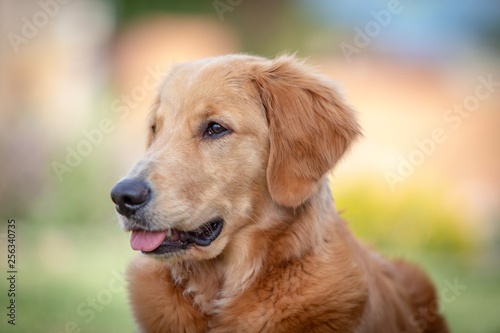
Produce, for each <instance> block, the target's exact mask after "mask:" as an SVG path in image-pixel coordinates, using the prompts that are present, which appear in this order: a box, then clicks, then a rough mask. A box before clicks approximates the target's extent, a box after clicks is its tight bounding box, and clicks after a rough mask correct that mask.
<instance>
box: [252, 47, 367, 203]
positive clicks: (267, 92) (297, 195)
mask: <svg viewBox="0 0 500 333" xmlns="http://www.w3.org/2000/svg"><path fill="white" fill-rule="evenodd" d="M254 75H255V76H254V78H253V80H254V82H255V84H256V85H257V89H258V90H259V93H260V96H261V99H262V103H263V105H264V107H265V109H266V113H267V118H268V122H269V135H270V152H269V161H268V166H267V183H268V187H269V192H270V194H271V197H272V198H273V200H274V201H275V202H277V203H279V204H281V205H284V206H288V207H297V206H300V205H301V204H302V203H304V202H305V201H306V200H307V199H308V198H309V197H310V196H311V195H312V194H313V193H314V192H315V191H316V190H317V188H318V187H319V181H320V179H321V178H322V177H323V175H324V174H325V173H327V172H328V171H329V170H330V169H331V168H333V166H334V165H335V163H336V162H337V161H338V160H339V159H340V157H341V156H342V154H344V152H345V151H346V149H347V148H348V147H349V145H350V143H351V142H352V141H353V140H354V138H356V137H357V136H358V135H359V134H360V129H359V126H358V124H357V121H356V118H355V116H354V113H353V111H352V110H351V109H350V108H349V107H348V106H347V105H346V104H344V102H343V101H342V99H341V98H340V96H339V93H338V92H337V91H336V89H335V87H334V85H333V83H332V82H330V81H329V80H328V79H327V78H325V77H322V76H320V75H317V74H314V73H313V72H312V70H310V69H309V68H308V67H306V66H305V65H304V64H303V63H301V62H298V61H297V60H296V59H294V58H293V57H290V56H282V57H279V58H277V59H275V60H273V61H269V62H266V63H261V64H259V65H258V68H257V69H256V71H255V74H254Z"/></svg>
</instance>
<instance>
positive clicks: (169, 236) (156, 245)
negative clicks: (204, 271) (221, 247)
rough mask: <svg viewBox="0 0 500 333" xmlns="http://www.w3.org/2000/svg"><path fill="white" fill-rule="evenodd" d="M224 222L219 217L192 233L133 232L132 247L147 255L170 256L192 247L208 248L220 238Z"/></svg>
mask: <svg viewBox="0 0 500 333" xmlns="http://www.w3.org/2000/svg"><path fill="white" fill-rule="evenodd" d="M223 225H224V221H223V219H222V218H220V217H217V218H215V219H213V220H211V221H209V222H207V223H205V224H204V225H202V226H201V227H199V228H196V229H195V230H192V231H183V230H178V229H167V230H161V231H148V230H141V229H136V230H132V236H131V237H130V246H131V247H132V249H134V250H136V251H141V252H142V253H145V254H168V253H173V252H177V251H181V250H185V249H187V248H189V247H190V246H192V245H198V246H208V245H210V244H211V243H212V242H213V241H214V240H215V239H216V238H217V237H219V235H220V233H221V231H222V226H223Z"/></svg>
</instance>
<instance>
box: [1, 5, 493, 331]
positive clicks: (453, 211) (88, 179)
mask: <svg viewBox="0 0 500 333" xmlns="http://www.w3.org/2000/svg"><path fill="white" fill-rule="evenodd" d="M0 32H1V35H2V38H1V39H0V108H1V109H0V159H1V163H0V211H1V230H0V241H1V246H0V255H1V257H0V258H1V259H0V260H1V263H2V264H1V267H2V276H1V278H0V281H1V282H0V287H1V296H0V305H1V306H0V308H1V309H4V310H2V316H1V318H2V320H1V322H0V331H1V332H57V333H59V332H134V331H135V326H134V322H133V319H132V316H131V313H130V309H129V306H128V301H127V295H126V291H125V289H124V288H125V285H126V281H125V279H124V277H123V272H124V270H125V267H126V265H127V262H128V261H129V260H130V258H131V257H132V256H133V255H134V253H133V252H132V250H131V249H130V246H129V235H127V234H126V233H124V232H122V231H121V230H120V228H119V227H118V224H117V218H116V216H115V211H114V206H113V204H112V203H111V200H110V198H109V191H110V189H111V187H112V186H113V185H114V184H115V183H116V182H117V181H118V180H119V179H120V178H121V177H122V176H124V175H125V174H126V172H127V171H128V169H129V168H130V167H131V166H132V165H133V163H134V162H135V161H137V160H138V159H139V158H140V157H141V154H142V153H143V150H144V146H145V138H146V125H145V121H144V120H145V117H146V115H147V113H148V111H149V105H150V103H151V101H152V98H153V96H154V92H155V90H156V87H157V85H158V83H159V82H160V80H161V78H162V77H163V76H164V75H165V73H166V72H167V71H168V69H169V67H170V66H171V65H172V64H174V63H179V62H184V61H189V60H194V59H199V58H202V57H209V56H216V55H221V54H227V53H234V52H244V53H251V54H256V55H262V56H267V57H274V56H275V55H277V54H282V53H285V52H289V53H296V54H297V55H298V56H299V57H305V58H307V59H308V61H309V63H311V64H313V65H315V66H317V67H318V71H320V72H323V73H325V74H327V75H329V76H331V77H332V78H334V79H336V80H337V81H338V82H339V85H340V86H341V87H342V89H343V91H344V93H345V95H346V98H347V100H348V101H349V102H350V104H351V105H352V106H353V107H354V108H355V109H356V110H357V112H358V116H359V120H360V123H361V124H362V126H363V128H364V137H363V138H362V139H360V140H359V141H358V142H357V143H356V144H355V145H354V146H353V148H352V150H351V151H350V153H349V154H348V155H347V156H346V158H345V159H344V160H343V161H342V162H341V163H339V165H338V167H337V168H336V170H335V171H334V172H333V174H332V190H333V193H334V197H335V200H336V205H337V208H338V209H339V210H340V211H342V212H343V213H342V214H343V216H344V217H345V219H347V220H348V221H349V224H350V226H351V228H352V229H353V231H354V232H355V234H356V235H357V236H358V237H359V238H361V239H362V240H363V241H364V242H365V243H367V244H368V245H369V246H373V247H375V248H377V249H379V250H380V251H381V252H382V253H384V254H385V255H387V256H390V257H403V258H407V259H409V260H413V261H416V262H418V263H419V264H420V265H421V266H423V267H424V268H425V269H426V270H427V271H428V272H429V274H430V275H431V277H432V279H433V281H434V282H435V283H436V286H437V291H438V294H439V299H440V304H441V308H442V309H443V311H444V313H445V315H446V317H447V318H448V321H449V324H450V326H451V328H452V331H453V332H464V333H469V332H476V333H479V332H491V333H494V332H500V316H499V314H500V312H499V309H500V253H499V251H500V228H499V222H500V149H499V146H500V127H499V125H500V110H499V106H500V61H499V57H500V5H499V4H498V2H497V1H494V0H489V1H488V0H484V1H480V2H479V1H473V0H464V1H452V0H444V1H432V0H421V1H410V0H401V1H397V0H393V1H375V0H370V1H363V2H362V4H361V3H360V2H353V1H347V0H343V1H327V0H318V1H306V0H293V1H285V0H275V1H264V0H257V1H255V0H252V1H250V0H215V1H212V0H206V1H202V0H198V1H184V2H181V1H173V0H161V1H160V0H149V1H142V2H140V1H133V0H115V1H104V0H102V1H99V0H39V1H28V0H23V1H15V0H0ZM9 218H10V219H15V220H16V227H17V229H16V232H17V233H16V237H17V238H16V241H17V263H16V265H17V267H16V268H17V270H18V275H17V291H18V293H17V318H16V319H17V320H16V325H15V326H12V325H8V324H7V319H8V318H6V314H7V310H6V307H7V305H8V298H7V296H6V293H7V289H8V285H7V282H8V281H7V280H6V275H7V274H6V273H5V271H6V268H5V269H4V267H7V266H6V261H7V252H6V249H7V235H6V233H7V220H8V219H9ZM4 274H5V276H4ZM4 312H5V313H4Z"/></svg>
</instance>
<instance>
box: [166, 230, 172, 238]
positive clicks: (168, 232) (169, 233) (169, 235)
mask: <svg viewBox="0 0 500 333" xmlns="http://www.w3.org/2000/svg"><path fill="white" fill-rule="evenodd" d="M170 237H172V229H168V230H167V238H170Z"/></svg>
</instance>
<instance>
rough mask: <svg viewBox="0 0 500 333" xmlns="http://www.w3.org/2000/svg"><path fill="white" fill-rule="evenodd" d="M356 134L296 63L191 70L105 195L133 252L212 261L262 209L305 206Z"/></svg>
mask: <svg viewBox="0 0 500 333" xmlns="http://www.w3.org/2000/svg"><path fill="white" fill-rule="evenodd" d="M358 135H359V127H358V125H357V122H356V120H355V117H354V115H353V112H352V110H351V109H350V108H349V107H348V106H346V105H345V104H344V102H343V101H342V99H341V98H340V97H339V94H338V93H337V91H336V89H335V87H334V86H333V85H332V83H331V82H330V81H329V80H328V79H326V78H324V77H322V76H320V75H317V74H314V73H312V71H311V70H310V69H309V68H308V67H307V66H305V65H304V64H303V63H301V62H299V61H297V60H296V59H294V58H293V57H290V56H283V57H279V58H276V59H274V60H266V59H263V58H259V57H253V56H245V55H229V56H223V57H217V58H211V59H205V60H201V61H196V62H192V63H187V64H183V65H179V66H176V67H174V68H173V69H172V70H171V72H170V74H169V75H168V76H167V77H166V79H165V81H164V82H163V85H162V87H161V89H160V92H159V96H158V98H157V101H156V103H155V104H154V106H153V110H152V112H151V114H150V117H149V139H148V148H147V152H146V154H145V156H144V158H143V159H142V160H141V161H140V162H138V163H137V165H136V166H135V167H134V168H133V169H132V171H131V172H130V174H129V175H128V176H127V178H125V179H123V180H121V181H120V182H119V183H118V184H117V185H116V186H115V187H114V188H113V190H112V192H111V196H112V199H113V201H114V202H115V204H116V208H117V211H118V213H119V214H120V220H121V223H122V225H123V227H124V229H125V230H127V231H132V238H131V245H132V247H133V248H134V249H135V250H141V251H142V252H143V253H146V254H150V255H155V256H158V257H161V258H177V259H197V260H200V259H208V258H213V257H215V256H217V255H219V254H220V253H221V252H222V251H223V250H224V248H225V247H226V245H227V244H228V243H229V242H230V241H231V239H232V238H233V236H234V235H235V234H236V233H238V232H239V231H240V230H242V229H243V228H244V227H245V225H248V224H251V223H254V222H253V221H255V219H258V214H259V207H261V206H262V205H263V204H264V203H266V204H272V205H279V206H281V207H285V209H287V208H297V207H299V206H301V205H304V204H306V203H307V201H308V200H310V199H311V198H312V197H313V196H314V195H315V193H316V192H317V191H318V186H319V184H320V182H321V180H322V179H323V178H324V175H325V174H326V173H327V172H328V171H329V170H330V169H331V168H332V167H333V166H334V165H335V163H336V162H337V161H338V160H339V159H340V157H341V156H342V155H343V153H344V152H345V151H346V149H347V148H348V147H349V145H350V143H351V142H352V141H353V140H354V139H355V138H356V136H358Z"/></svg>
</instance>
